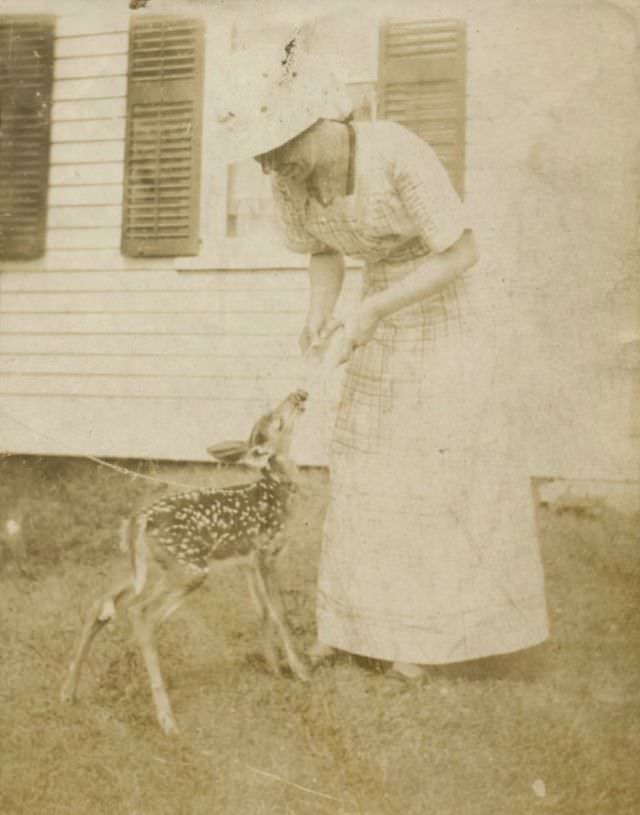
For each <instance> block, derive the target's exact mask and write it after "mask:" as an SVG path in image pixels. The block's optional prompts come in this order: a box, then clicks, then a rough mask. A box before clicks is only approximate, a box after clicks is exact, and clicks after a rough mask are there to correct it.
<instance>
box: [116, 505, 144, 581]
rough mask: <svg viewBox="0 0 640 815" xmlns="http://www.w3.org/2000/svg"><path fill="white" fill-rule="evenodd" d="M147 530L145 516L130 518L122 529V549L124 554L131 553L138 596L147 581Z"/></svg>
mask: <svg viewBox="0 0 640 815" xmlns="http://www.w3.org/2000/svg"><path fill="white" fill-rule="evenodd" d="M146 528H147V519H146V517H145V516H144V515H138V516H137V517H134V518H128V519H127V520H125V521H123V522H122V526H121V528H120V548H121V549H122V551H123V552H129V557H130V558H131V570H132V572H133V588H134V591H135V593H136V594H140V593H141V592H142V590H143V588H144V585H145V583H146V581H147V572H148V567H149V557H148V556H149V552H148V549H147V544H146V541H145V532H146Z"/></svg>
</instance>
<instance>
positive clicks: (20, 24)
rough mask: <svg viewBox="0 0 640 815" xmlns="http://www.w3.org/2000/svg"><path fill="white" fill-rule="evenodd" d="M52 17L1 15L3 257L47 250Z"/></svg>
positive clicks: (0, 219) (0, 234) (23, 256)
mask: <svg viewBox="0 0 640 815" xmlns="http://www.w3.org/2000/svg"><path fill="white" fill-rule="evenodd" d="M53 33H54V22H53V18H49V17H35V16H31V15H29V16H24V15H21V16H16V17H6V16H3V17H0V257H1V258H4V259H19V260H29V259H32V258H37V257H40V256H41V255H42V254H43V253H44V250H45V239H46V217H47V186H48V178H49V134H50V110H51V90H52V84H53Z"/></svg>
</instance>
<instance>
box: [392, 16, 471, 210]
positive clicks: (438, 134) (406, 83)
mask: <svg viewBox="0 0 640 815" xmlns="http://www.w3.org/2000/svg"><path fill="white" fill-rule="evenodd" d="M378 81H379V88H378V96H379V117H380V118H382V119H393V120H394V121H396V122H399V123H400V124H402V125H404V126H405V127H408V128H409V129H410V130H413V131H414V132H415V133H417V134H418V135H419V136H421V137H422V138H423V139H425V140H426V141H427V142H429V144H430V145H431V146H432V147H433V149H434V150H435V151H436V153H437V155H438V157H439V158H440V160H441V161H442V163H443V164H444V166H445V167H446V168H447V170H448V172H449V175H450V177H451V180H452V181H453V183H454V185H455V187H456V189H457V190H458V192H459V194H460V195H462V193H463V187H464V146H465V144H464V143H465V30H464V24H463V23H461V22H459V21H457V20H437V21H429V20H412V21H405V20H389V21H387V22H386V23H385V24H384V25H383V26H382V30H381V38H380V61H379V74H378Z"/></svg>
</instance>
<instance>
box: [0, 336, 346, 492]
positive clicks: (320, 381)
mask: <svg viewBox="0 0 640 815" xmlns="http://www.w3.org/2000/svg"><path fill="white" fill-rule="evenodd" d="M341 329H342V326H341V325H336V326H335V327H334V328H333V330H332V331H331V333H329V334H327V335H326V336H324V337H323V338H322V341H321V343H319V344H318V345H316V346H314V347H313V348H310V349H309V350H308V351H307V353H306V354H305V357H304V359H305V363H306V367H307V374H306V376H305V380H306V381H305V385H306V389H307V390H308V391H309V392H310V393H313V392H318V391H321V390H322V389H323V388H324V387H325V385H326V382H327V379H328V378H329V376H330V375H331V373H332V371H334V370H335V368H336V367H337V365H338V357H337V354H338V353H339V351H340V348H341V343H340V339H341V333H342V331H341ZM0 416H2V417H3V418H4V419H8V420H9V421H10V422H13V424H14V425H17V426H18V427H21V428H23V429H24V430H28V431H29V432H30V433H33V434H35V435H36V436H39V437H40V438H41V439H44V440H45V441H48V442H51V443H53V444H55V445H57V446H62V442H61V440H60V439H58V438H55V437H54V436H50V435H49V434H47V433H43V432H42V431H41V430H38V429H37V428H35V427H33V426H32V425H29V424H27V423H26V422H23V421H21V420H20V419H16V417H15V416H12V415H11V414H10V413H7V412H6V411H4V410H1V409H0ZM15 455H18V454H17V453H10V452H7V451H2V452H0V459H4V458H9V457H10V456H15ZM71 455H73V456H74V457H76V458H81V459H85V460H86V461H92V462H93V463H94V464H97V465H98V466H100V467H105V468H106V469H109V470H113V471H114V472H116V473H119V474H120V475H123V476H126V477H127V478H131V479H132V480H134V479H136V478H138V479H142V480H143V481H150V482H152V483H154V484H161V485H162V486H165V487H177V488H178V489H181V490H189V491H193V490H199V489H202V487H201V486H198V485H195V484H187V483H184V482H182V481H171V480H169V479H166V478H156V477H155V476H152V475H145V474H144V473H138V472H136V471H135V470H131V469H129V468H128V467H123V466H122V465H121V464H113V463H112V462H110V461H105V460H104V459H103V458H100V457H98V456H92V455H89V454H87V453H71Z"/></svg>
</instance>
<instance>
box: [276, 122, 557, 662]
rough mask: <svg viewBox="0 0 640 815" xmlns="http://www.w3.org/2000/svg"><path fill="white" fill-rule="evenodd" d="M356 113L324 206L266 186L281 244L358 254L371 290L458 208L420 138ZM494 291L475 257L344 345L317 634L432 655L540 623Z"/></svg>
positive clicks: (521, 641)
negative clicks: (348, 164)
mask: <svg viewBox="0 0 640 815" xmlns="http://www.w3.org/2000/svg"><path fill="white" fill-rule="evenodd" d="M354 130H355V136H356V140H355V186H354V191H353V194H352V195H349V196H346V197H343V198H338V199H336V200H335V201H334V202H333V203H332V204H331V205H330V206H329V207H327V208H323V207H321V206H320V205H319V204H317V203H316V202H315V201H313V200H309V198H308V197H307V195H306V191H305V190H304V189H302V188H298V187H294V186H292V185H287V183H286V182H284V181H282V180H276V181H275V182H274V195H275V200H276V206H277V211H278V212H279V216H280V219H281V221H282V223H283V225H284V227H285V232H286V235H287V242H288V245H289V246H290V248H292V249H294V250H296V251H301V252H318V251H322V250H326V249H327V247H329V248H332V249H335V250H337V251H340V252H342V253H344V254H347V255H351V256H353V257H358V258H362V259H363V260H365V261H366V268H365V273H364V274H365V278H364V295H366V294H367V293H370V292H373V291H377V290H380V289H384V288H386V287H387V286H389V285H392V284H393V283H394V282H396V281H398V280H400V279H401V278H402V277H404V276H405V275H407V274H410V273H411V272H412V271H414V270H415V269H417V268H419V266H420V265H421V263H423V262H424V259H425V257H426V256H427V255H428V254H429V253H430V252H432V251H443V250H445V249H446V248H448V247H449V246H451V245H452V244H453V243H455V241H456V240H457V239H458V238H459V237H460V235H461V234H462V232H463V230H464V229H465V226H466V224H465V222H464V216H463V210H462V206H461V204H460V201H459V199H458V197H457V195H456V193H455V191H454V190H453V188H452V186H451V184H450V182H449V179H448V177H447V175H446V172H445V171H444V169H443V168H442V166H441V165H440V163H439V162H438V160H437V158H436V157H435V154H434V153H433V151H432V150H431V148H430V147H429V146H428V145H427V144H425V143H424V142H423V141H422V140H420V139H419V138H418V137H417V136H415V135H414V134H412V133H410V132H409V131H407V130H405V129H404V128H402V127H401V126H399V125H396V124H394V123H391V122H374V123H357V124H355V125H354ZM479 265H480V264H479ZM503 294H504V293H503V292H501V289H500V284H499V281H497V280H495V279H492V277H491V271H490V270H489V271H488V273H487V270H486V269H485V270H484V271H482V270H481V271H476V269H475V268H474V269H471V270H470V271H469V272H467V273H466V274H465V275H463V276H462V277H460V278H458V279H457V280H456V282H455V283H453V284H451V285H450V286H448V287H447V288H445V289H444V290H443V291H441V292H440V293H439V294H438V295H436V296H434V297H431V298H429V299H426V300H424V301H422V302H420V303H417V304H414V305H412V306H409V307H407V308H404V309H402V310H400V311H398V312H396V313H395V314H393V315H392V316H391V317H389V318H388V319H386V320H384V321H383V322H381V323H380V325H379V326H378V329H377V331H376V333H375V336H374V338H373V339H372V340H371V341H370V342H369V343H367V345H365V346H364V347H362V348H360V349H358V350H357V351H356V352H355V353H354V355H353V356H352V358H351V361H350V363H349V367H348V371H347V376H346V381H345V385H344V389H343V393H342V397H341V402H340V406H339V408H338V416H337V420H336V426H335V430H334V436H333V442H332V449H331V461H330V467H331V496H330V503H329V508H328V513H327V517H326V522H325V529H324V538H323V546H322V554H321V562H320V573H319V583H318V594H317V625H318V640H319V641H320V642H322V643H325V644H327V645H331V646H334V647H336V648H339V649H343V650H346V651H349V652H351V653H356V654H361V655H365V656H369V657H374V658H379V659H386V660H397V661H404V662H415V663H423V664H441V663H449V662H457V661H462V660H467V659H474V658H478V657H484V656H489V655H492V654H499V653H506V652H510V651H515V650H519V649H522V648H526V647H528V646H532V645H535V644H537V643H540V642H542V641H543V640H544V639H545V638H546V637H547V635H548V623H547V612H546V603H545V593H544V579H543V572H542V566H541V560H540V554H539V547H538V542H537V537H536V530H535V525H534V514H533V501H532V495H531V490H530V481H529V478H528V475H527V471H526V462H525V460H524V459H523V457H522V455H521V452H520V449H519V440H520V435H519V434H520V432H521V428H519V427H518V424H517V419H516V417H517V413H518V412H517V411H516V410H514V405H513V402H514V397H515V398H517V393H512V390H513V388H512V383H511V381H510V378H509V372H508V371H507V370H503V366H502V355H501V353H500V343H501V339H500V338H501V336H502V335H501V333H500V331H499V330H498V329H499V326H500V324H501V323H502V322H505V321H508V313H507V311H506V309H505V307H504V306H501V305H500V303H503V302H504V297H503Z"/></svg>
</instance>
